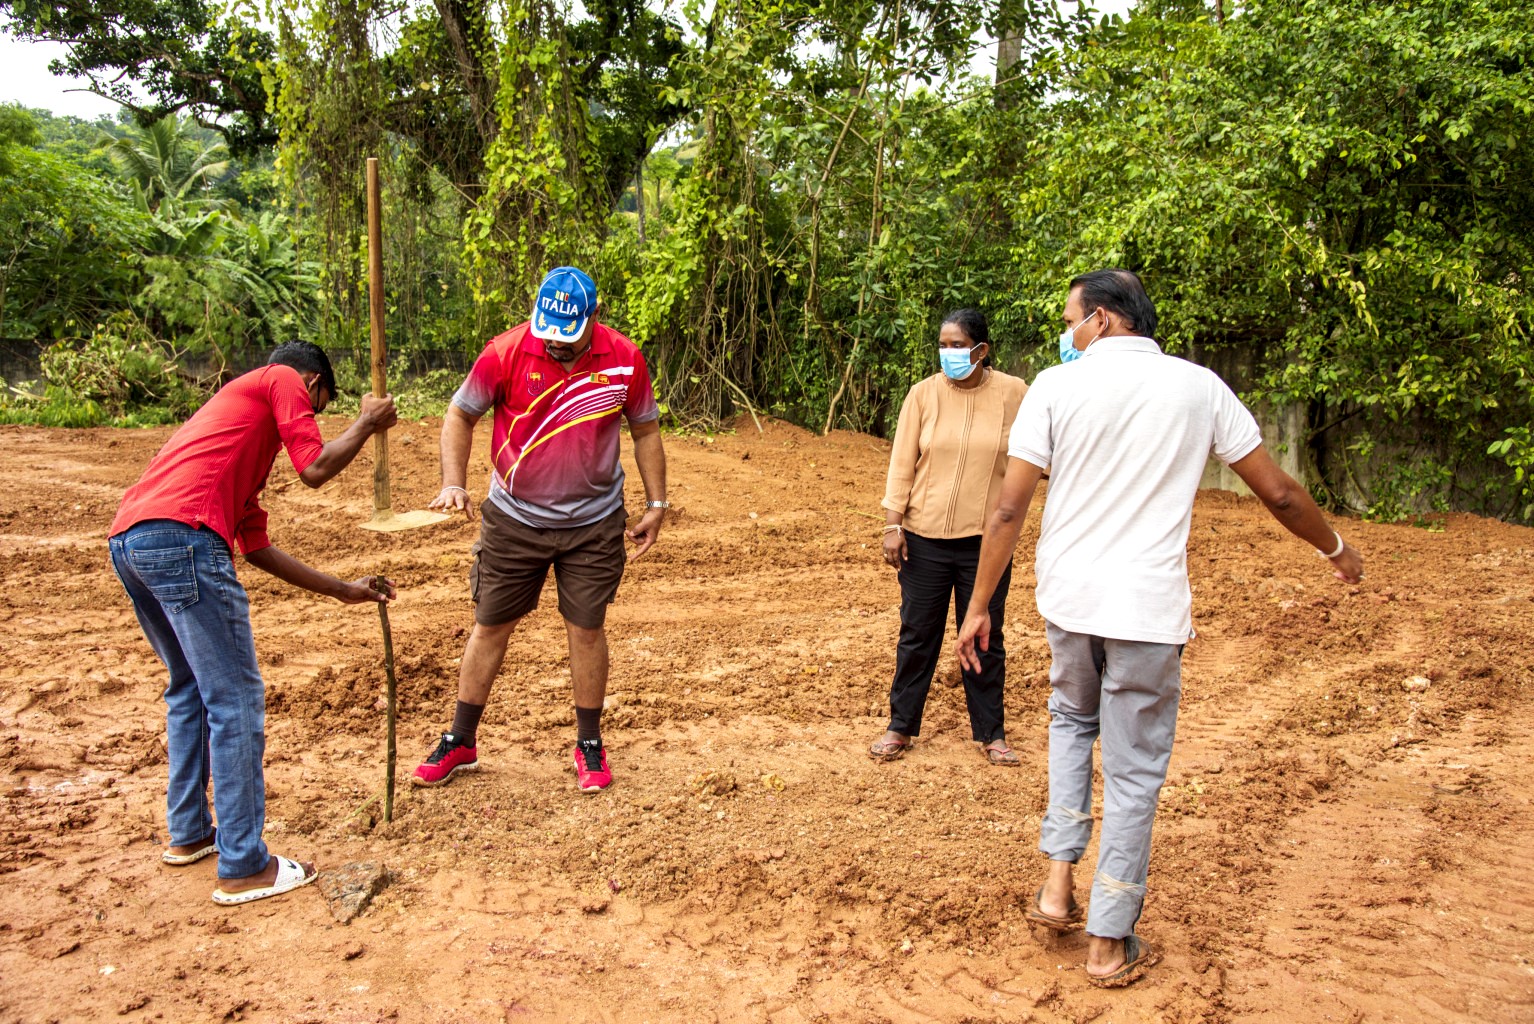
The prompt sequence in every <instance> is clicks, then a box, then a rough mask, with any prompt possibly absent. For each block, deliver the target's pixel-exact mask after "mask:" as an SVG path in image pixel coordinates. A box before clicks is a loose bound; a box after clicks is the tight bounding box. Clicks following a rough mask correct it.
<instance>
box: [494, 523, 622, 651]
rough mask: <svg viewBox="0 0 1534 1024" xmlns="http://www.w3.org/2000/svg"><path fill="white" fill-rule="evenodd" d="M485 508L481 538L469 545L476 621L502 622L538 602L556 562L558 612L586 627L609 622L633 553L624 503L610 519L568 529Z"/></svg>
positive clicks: (536, 605)
mask: <svg viewBox="0 0 1534 1024" xmlns="http://www.w3.org/2000/svg"><path fill="white" fill-rule="evenodd" d="M479 509H480V526H479V540H477V541H475V542H474V546H473V547H472V548H470V549H469V594H470V596H471V597H473V598H474V621H475V622H477V623H479V624H480V625H481V626H503V625H505V624H506V623H508V622H512V621H514V620H516V619H520V618H521V617H522V616H524V615H526V614H527V613H528V612H530V611H532V610H533V609H534V608H537V607H538V594H539V593H540V592H541V591H542V590H543V583H544V581H545V580H546V579H548V575H549V566H551V565H552V566H553V567H554V584H555V586H556V587H557V588H558V590H559V614H560V615H563V616H564V617H565V619H566V620H567V621H569V622H571V623H574V624H575V625H577V626H580V627H581V628H583V629H599V628H600V627H601V626H602V624H603V623H604V622H606V621H607V606H608V605H610V604H612V603H613V599H614V598H615V597H617V596H618V584H619V583H621V582H622V581H623V566H624V562H625V561H626V559H627V555H626V554H625V552H624V550H623V528H624V524H625V523H626V522H627V517H626V516H625V514H624V511H623V509H622V507H621V506H620V507H619V508H617V509H615V510H614V511H613V513H612V514H611V515H609V516H608V517H607V518H605V519H602V520H599V521H597V522H595V523H592V524H591V525H589V526H576V527H572V528H570V529H567V530H542V529H539V528H538V527H536V526H528V525H527V524H526V523H523V522H519V521H518V520H516V519H513V518H512V517H511V516H509V515H507V514H506V513H505V512H502V511H501V510H500V509H499V508H497V507H496V506H495V505H494V503H492V502H489V501H486V502H484V503H483V504H481V505H480V506H479Z"/></svg>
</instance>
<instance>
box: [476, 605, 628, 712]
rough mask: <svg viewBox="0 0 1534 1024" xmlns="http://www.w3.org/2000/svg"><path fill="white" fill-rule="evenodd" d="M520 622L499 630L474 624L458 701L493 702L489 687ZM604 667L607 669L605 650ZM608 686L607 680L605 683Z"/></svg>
mask: <svg viewBox="0 0 1534 1024" xmlns="http://www.w3.org/2000/svg"><path fill="white" fill-rule="evenodd" d="M520 621H521V620H520V619H513V620H512V621H510V622H508V623H506V624H504V625H500V626H481V625H480V624H479V623H477V622H476V623H475V624H474V632H472V633H470V634H469V643H468V646H466V647H465V648H464V650H463V662H462V663H461V664H460V665H459V666H458V699H459V700H461V701H463V702H464V703H465V704H479V705H483V704H484V703H485V702H486V701H488V700H489V699H490V687H491V685H492V684H494V682H495V677H496V675H497V674H498V673H499V672H500V671H501V662H503V661H504V660H506V642H507V641H508V640H510V639H511V631H512V630H513V629H515V628H516V626H517V623H518V622H520ZM603 666H604V668H605V666H606V660H605V649H604V660H603ZM604 682H605V679H604Z"/></svg>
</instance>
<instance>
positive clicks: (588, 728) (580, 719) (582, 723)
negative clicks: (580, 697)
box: [575, 704, 602, 741]
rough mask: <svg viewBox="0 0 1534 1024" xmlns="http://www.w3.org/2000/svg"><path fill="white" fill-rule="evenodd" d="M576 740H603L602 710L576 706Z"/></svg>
mask: <svg viewBox="0 0 1534 1024" xmlns="http://www.w3.org/2000/svg"><path fill="white" fill-rule="evenodd" d="M575 738H576V739H578V740H599V741H600V740H601V739H602V709H601V708H583V707H581V706H580V705H579V704H577V705H576V706H575Z"/></svg>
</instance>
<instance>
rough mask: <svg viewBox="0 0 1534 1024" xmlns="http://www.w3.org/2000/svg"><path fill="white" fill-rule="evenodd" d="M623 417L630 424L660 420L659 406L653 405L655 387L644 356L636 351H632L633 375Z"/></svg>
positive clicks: (624, 404) (624, 403)
mask: <svg viewBox="0 0 1534 1024" xmlns="http://www.w3.org/2000/svg"><path fill="white" fill-rule="evenodd" d="M623 415H624V416H625V417H627V419H628V421H629V422H630V423H648V422H650V421H651V420H656V419H660V406H658V405H656V404H655V385H654V384H652V383H651V382H650V368H649V367H648V366H646V365H645V361H644V356H643V355H641V354H640V352H639V350H638V349H635V350H634V375H633V376H632V377H630V378H629V392H628V396H627V397H626V398H625V399H624V401H623Z"/></svg>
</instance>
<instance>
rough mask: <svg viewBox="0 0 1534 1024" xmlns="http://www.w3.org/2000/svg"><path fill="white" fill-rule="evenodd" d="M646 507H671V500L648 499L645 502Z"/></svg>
mask: <svg viewBox="0 0 1534 1024" xmlns="http://www.w3.org/2000/svg"><path fill="white" fill-rule="evenodd" d="M644 507H645V508H670V507H671V502H669V501H647V502H645V503H644Z"/></svg>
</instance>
